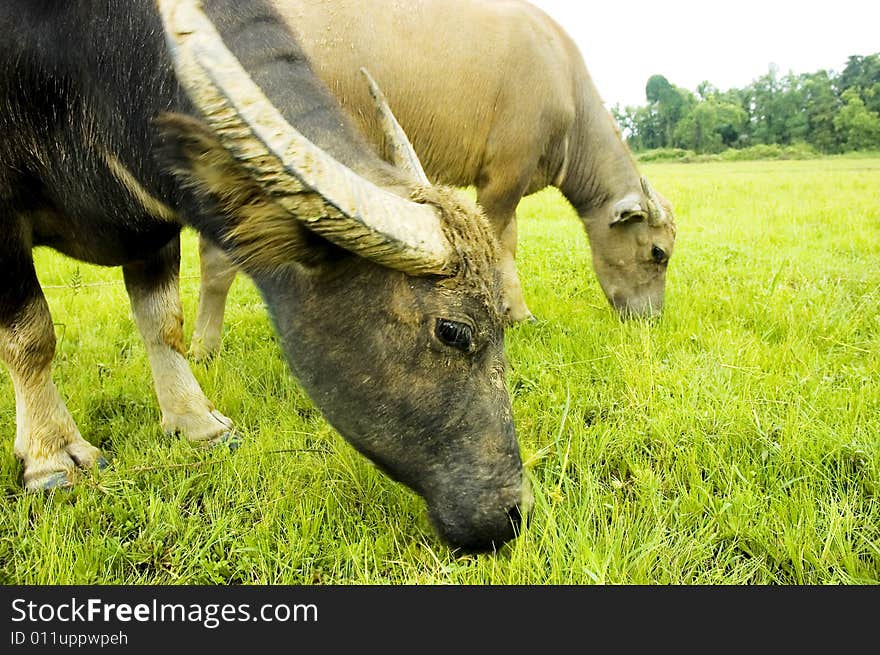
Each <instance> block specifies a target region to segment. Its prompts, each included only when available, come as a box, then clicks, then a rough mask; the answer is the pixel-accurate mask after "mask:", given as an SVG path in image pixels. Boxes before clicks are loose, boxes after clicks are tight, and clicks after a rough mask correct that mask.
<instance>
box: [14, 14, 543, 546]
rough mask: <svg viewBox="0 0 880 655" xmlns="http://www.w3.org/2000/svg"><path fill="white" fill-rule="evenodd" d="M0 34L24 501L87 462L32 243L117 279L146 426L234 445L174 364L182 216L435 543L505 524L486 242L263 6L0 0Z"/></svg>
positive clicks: (335, 421) (521, 488)
mask: <svg viewBox="0 0 880 655" xmlns="http://www.w3.org/2000/svg"><path fill="white" fill-rule="evenodd" d="M0 33H2V34H3V39H2V40H0V134H2V135H3V138H2V140H0V279H2V280H3V283H2V284H0V356H2V359H3V361H4V362H5V364H6V366H7V367H8V369H9V372H10V374H11V376H12V382H13V387H14V389H15V399H16V437H15V454H16V455H17V456H18V457H19V458H20V459H21V460H22V461H23V464H24V484H25V486H26V487H27V488H28V489H47V488H54V487H58V486H66V485H69V484H71V483H72V482H73V481H74V480H75V478H76V468H77V466H79V467H82V468H91V467H93V466H96V465H98V466H100V465H102V464H103V463H104V460H103V457H102V455H101V453H100V451H99V450H98V449H97V448H96V447H95V446H93V445H92V444H91V443H89V442H88V441H87V440H86V439H84V438H83V437H82V436H81V435H80V433H79V431H78V429H77V426H76V425H75V423H74V421H73V418H72V417H71V414H70V413H69V411H68V409H67V407H66V406H65V403H64V401H63V400H62V398H61V396H60V394H59V392H58V390H57V389H56V387H55V385H54V384H53V383H52V377H51V370H50V369H51V362H52V358H53V354H54V349H55V335H54V331H53V326H52V319H51V317H50V315H49V309H48V306H47V304H46V300H45V299H44V297H43V293H42V291H41V289H40V285H39V283H38V280H37V275H36V272H35V270H34V264H33V260H32V256H31V250H32V249H33V247H35V246H41V245H43V246H49V247H51V248H54V249H55V250H58V251H60V252H62V253H66V254H67V255H70V256H72V257H76V258H78V259H80V260H83V261H86V262H91V263H94V264H102V265H108V266H121V267H122V269H123V273H124V279H125V285H126V289H127V291H128V294H129V297H130V299H131V305H132V309H133V312H134V317H135V320H136V323H137V326H138V328H139V330H140V332H141V334H142V336H143V339H144V342H145V344H146V349H147V354H148V356H149V362H150V366H151V368H152V372H153V377H154V382H155V390H156V393H157V395H158V401H159V406H160V408H161V412H162V425H163V427H164V428H165V430H168V431H174V432H179V433H182V434H183V435H185V436H186V438H188V439H189V440H190V441H192V442H195V443H197V444H202V445H209V444H216V443H218V442H224V441H228V440H229V438H230V435H233V434H234V432H233V426H232V423H231V422H230V420H229V419H228V418H226V417H225V416H223V415H222V414H221V413H220V412H218V411H217V410H216V409H214V406H213V405H212V404H211V402H209V400H208V399H207V398H206V397H205V395H204V394H203V392H202V390H201V389H200V388H199V385H198V383H197V382H196V379H195V378H194V377H193V375H192V373H191V371H190V368H189V366H188V364H187V362H186V359H185V358H184V354H183V353H184V344H183V339H182V337H183V331H182V318H181V307H180V301H179V298H178V288H177V287H178V268H179V252H180V251H179V232H180V229H181V226H182V225H183V224H187V225H191V226H193V227H194V228H196V229H197V230H199V232H200V234H201V235H202V236H203V237H205V238H206V239H208V240H210V242H211V243H212V244H214V245H215V246H216V247H218V248H220V249H221V250H222V251H223V252H224V253H225V254H226V256H228V257H229V258H231V260H232V261H234V262H235V264H236V266H238V267H240V268H241V269H242V270H244V271H245V272H246V273H247V274H249V275H250V276H251V277H252V278H253V280H254V282H255V284H256V285H257V287H258V288H259V289H260V291H261V293H262V294H263V297H264V299H265V302H266V304H267V306H268V307H269V310H270V313H271V315H272V319H273V322H274V325H275V327H276V329H277V332H278V334H279V336H280V340H281V343H282V347H283V349H284V351H285V354H286V356H287V359H288V361H289V364H290V367H291V369H292V371H293V373H294V374H295V375H296V377H297V378H298V379H299V381H300V382H301V383H302V385H303V387H304V388H305V389H306V391H307V392H308V393H309V395H310V396H311V397H312V399H313V400H314V401H315V403H316V404H317V405H318V406H319V407H320V408H321V410H322V411H323V412H324V414H325V416H326V417H327V419H328V420H329V421H330V423H331V424H332V425H333V426H334V427H335V428H336V429H337V430H338V431H339V432H340V433H341V434H342V435H343V436H344V437H345V438H346V439H347V440H348V441H349V442H350V443H351V444H352V445H353V446H354V447H355V448H356V449H358V450H359V451H360V452H362V453H363V454H365V455H366V456H367V457H369V458H370V459H372V460H373V461H374V462H375V463H376V464H377V465H378V466H379V467H381V468H382V469H383V470H385V471H386V472H387V473H388V474H389V475H391V476H393V477H394V478H395V479H397V480H399V481H401V482H403V483H405V484H407V485H408V486H410V487H411V488H412V489H414V490H415V491H416V492H418V493H419V494H420V495H421V496H423V497H424V499H425V500H426V502H427V506H428V510H429V512H430V515H431V517H432V520H433V523H434V525H435V527H436V528H437V530H438V532H439V533H440V535H441V536H442V537H444V538H445V539H446V540H447V541H448V542H449V543H450V544H451V545H453V546H457V547H461V548H464V549H468V550H485V549H491V548H493V547H497V546H499V545H500V544H502V543H503V542H505V541H507V540H508V539H510V538H512V537H513V536H514V535H515V534H516V530H517V526H518V524H519V522H520V520H521V515H522V513H523V512H524V511H525V509H524V507H523V504H524V503H527V502H528V492H527V490H526V489H527V485H526V484H525V483H524V481H523V470H522V465H521V461H520V455H519V451H518V447H517V442H516V435H515V430H514V424H513V418H512V415H511V407H510V401H509V398H508V394H507V390H506V387H505V359H504V351H503V337H504V333H503V318H502V315H501V301H500V298H501V294H502V286H501V273H500V268H499V264H498V247H497V245H496V240H495V238H494V236H493V235H492V233H491V229H490V228H489V226H488V223H487V222H486V221H485V219H481V214H480V213H479V210H478V209H477V207H476V205H475V204H473V203H472V202H470V201H468V200H467V199H466V198H462V197H460V196H459V195H458V194H457V192H456V191H454V190H450V189H446V188H439V187H432V186H429V185H426V184H423V182H422V181H423V180H424V174H423V173H422V172H421V170H420V169H419V168H418V162H417V159H416V158H415V157H414V155H412V154H411V152H409V154H408V155H407V154H406V153H407V150H408V147H409V146H408V143H405V142H403V141H402V137H401V133H400V131H399V126H398V130H397V133H396V135H397V136H396V137H395V138H398V139H401V143H400V145H399V148H398V149H397V150H396V152H398V153H404V155H401V156H399V157H398V160H397V161H398V164H399V165H397V166H394V165H391V164H388V163H386V162H385V161H383V160H382V159H380V158H379V157H378V156H377V155H376V153H375V151H374V149H373V148H372V147H371V146H369V144H368V142H367V141H366V140H365V139H363V138H362V137H359V136H358V132H357V130H356V129H355V128H354V127H353V126H352V125H351V124H350V121H349V120H348V119H347V118H346V117H345V115H344V113H343V112H342V111H341V110H340V108H339V105H338V103H337V102H336V100H335V99H334V97H333V96H332V95H331V94H330V93H329V91H328V90H327V89H326V87H325V86H324V85H323V84H322V83H321V82H320V80H319V79H318V78H317V77H316V76H315V75H314V74H313V72H312V69H311V67H310V65H309V63H308V60H307V59H306V57H305V56H304V55H303V53H302V51H301V49H300V48H299V46H298V44H297V42H296V40H295V38H294V37H293V36H292V35H291V32H290V30H289V28H288V27H287V26H286V25H285V23H284V22H283V21H281V20H280V19H279V18H278V15H277V13H276V12H275V10H274V9H273V7H272V5H271V4H270V3H268V2H264V1H259V0H247V1H245V0H202V1H201V2H199V1H198V0H157V2H155V3H153V2H129V1H127V0H100V1H97V0H81V1H79V2H35V1H34V0H7V1H6V2H5V3H3V5H2V7H0ZM362 83H363V84H364V86H367V84H366V82H362ZM384 122H385V123H386V124H389V125H392V126H395V125H396V123H394V121H393V118H392V117H391V116H389V115H387V112H386V114H385V119H384ZM294 126H296V127H294ZM524 498H525V501H524V500H523V499H524Z"/></svg>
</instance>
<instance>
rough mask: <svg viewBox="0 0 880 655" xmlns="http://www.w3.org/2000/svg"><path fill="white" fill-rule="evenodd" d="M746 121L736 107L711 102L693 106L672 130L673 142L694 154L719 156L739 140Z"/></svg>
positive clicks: (740, 109) (726, 103)
mask: <svg viewBox="0 0 880 655" xmlns="http://www.w3.org/2000/svg"><path fill="white" fill-rule="evenodd" d="M747 120H748V115H747V114H746V112H745V110H743V108H742V107H740V106H739V105H735V104H731V103H728V102H723V101H719V100H718V99H716V98H711V99H709V100H706V101H704V102H700V103H699V104H697V105H696V106H695V107H694V108H693V109H692V110H691V111H690V112H689V113H688V114H687V116H685V117H684V118H683V119H682V120H681V121H679V123H678V125H677V126H676V129H675V142H676V145H677V146H679V147H681V148H688V149H690V150H694V151H696V152H710V153H711V152H721V151H722V150H724V148H729V147H731V146H733V145H734V144H735V143H736V142H737V141H738V139H739V137H740V135H741V133H742V130H743V128H744V126H745V124H746V122H747Z"/></svg>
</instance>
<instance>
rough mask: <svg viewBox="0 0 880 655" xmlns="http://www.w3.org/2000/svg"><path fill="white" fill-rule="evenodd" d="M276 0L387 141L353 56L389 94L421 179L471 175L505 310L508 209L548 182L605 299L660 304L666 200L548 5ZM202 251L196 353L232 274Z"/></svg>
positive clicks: (519, 300) (211, 336)
mask: <svg viewBox="0 0 880 655" xmlns="http://www.w3.org/2000/svg"><path fill="white" fill-rule="evenodd" d="M274 3H275V5H276V6H277V7H278V9H279V11H280V12H281V13H282V14H283V15H284V17H285V19H286V20H287V21H288V23H289V24H290V25H291V26H292V27H293V29H294V30H295V31H296V32H297V34H298V35H299V38H300V42H301V44H302V46H303V48H304V49H305V51H306V53H307V54H308V55H309V57H311V59H312V62H313V65H314V67H315V70H316V72H317V73H318V75H319V76H320V77H321V78H322V79H323V80H324V81H325V82H326V83H327V85H328V86H329V87H330V89H331V91H333V93H334V94H336V96H337V97H338V98H339V99H340V100H341V102H342V105H343V107H344V108H346V109H347V110H348V112H349V113H350V114H351V115H352V116H353V117H354V119H355V122H356V123H357V125H358V126H359V127H360V128H361V130H362V131H363V132H364V133H365V134H366V135H367V136H368V138H369V139H370V141H372V142H373V143H374V144H376V145H377V146H378V147H379V148H381V149H386V148H387V145H386V140H385V137H384V133H383V131H382V129H381V126H380V124H379V122H378V121H377V120H376V114H375V112H374V111H373V110H372V105H371V102H370V97H369V94H368V92H367V90H366V87H365V86H364V84H363V81H362V79H361V77H360V74H359V70H360V68H361V67H366V68H367V69H368V70H369V71H371V72H372V74H373V76H374V77H375V79H376V81H377V82H378V83H379V86H380V87H381V88H382V90H383V91H384V92H385V95H386V96H387V98H388V101H389V104H390V105H391V108H392V110H393V111H394V113H395V115H396V116H397V118H398V119H399V120H400V123H401V125H402V126H403V129H404V130H405V131H406V133H407V134H408V135H409V137H410V139H411V140H412V143H413V145H414V147H415V150H416V152H417V153H418V155H419V157H420V159H421V161H422V163H423V164H424V166H425V170H426V171H427V173H428V175H429V177H430V178H431V179H432V180H434V181H436V182H440V183H444V184H452V185H462V186H463V185H475V186H476V189H477V199H478V202H479V204H480V205H482V207H483V209H484V211H485V213H486V215H487V216H488V217H489V219H490V220H491V222H492V224H493V226H494V228H495V231H496V233H497V234H498V235H499V236H500V238H501V241H502V244H503V250H502V268H503V270H504V273H505V297H506V300H507V305H508V307H507V309H508V313H509V318H510V319H511V320H514V321H516V320H521V319H525V318H528V317H529V316H530V315H531V314H530V312H529V310H528V308H527V307H526V304H525V301H524V300H523V297H522V291H521V289H520V283H519V280H518V276H517V272H516V268H515V264H514V255H515V252H516V232H517V229H516V218H515V210H516V207H517V205H518V203H519V201H520V199H521V198H522V197H523V195H526V194H530V193H533V192H535V191H538V190H540V189H542V188H544V187H546V186H548V185H552V186H556V187H558V188H559V189H560V190H561V192H562V193H563V194H564V196H565V197H566V198H567V199H568V200H569V202H570V203H571V204H572V205H573V206H574V208H575V209H576V210H577V212H578V214H579V215H580V217H581V220H582V222H583V224H584V226H585V228H586V231H587V235H588V237H589V242H590V246H591V249H592V261H593V266H594V268H595V271H596V275H597V277H598V279H599V283H600V285H601V287H602V289H603V291H604V292H605V295H606V296H607V298H608V300H609V301H610V303H611V304H612V305H613V306H614V307H615V308H616V309H617V310H618V311H619V312H620V314H621V315H623V316H631V315H636V316H644V315H652V314H655V313H657V312H659V311H660V309H661V307H662V305H663V293H664V287H665V282H666V268H667V263H668V261H669V257H670V256H671V255H672V250H673V245H674V241H675V224H674V219H673V214H672V210H671V208H670V206H669V204H668V203H667V202H666V201H665V199H663V198H661V197H660V196H659V195H658V194H655V193H654V192H653V191H652V190H651V188H650V186H649V185H648V184H647V181H645V180H643V178H642V177H641V176H640V174H639V171H638V170H637V168H636V165H635V163H634V161H633V158H632V156H631V154H630V152H629V150H628V148H627V146H626V144H625V143H624V142H623V141H622V140H621V137H620V134H619V133H618V131H617V128H616V126H615V123H614V120H613V119H612V117H611V115H610V114H609V112H608V111H607V110H606V109H605V107H604V105H603V103H602V100H601V98H600V96H599V93H598V92H597V90H596V88H595V86H594V84H593V82H592V80H591V79H590V75H589V73H588V72H587V69H586V67H585V65H584V61H583V58H582V56H581V54H580V52H579V51H578V49H577V47H576V46H575V44H574V43H573V42H572V40H571V39H570V38H569V37H568V36H567V35H566V33H565V32H564V30H563V29H562V28H561V27H560V26H559V25H558V24H556V23H555V22H554V21H553V20H552V19H551V18H549V17H548V16H547V15H546V14H545V13H544V12H542V11H540V10H538V9H537V8H535V7H534V6H532V5H530V4H528V3H527V2H521V1H519V0H413V1H412V2H401V1H400V0H335V1H334V2H324V1H323V0H274ZM597 29H599V26H597ZM622 47H624V48H630V47H631V44H629V43H627V44H625V45H622ZM609 56H617V55H615V54H614V53H610V54H609ZM201 254H202V260H203V261H202V287H201V293H200V301H199V309H198V316H197V319H196V326H195V331H194V337H193V343H192V351H193V353H194V354H195V355H196V356H203V355H206V354H210V353H211V352H213V351H214V350H216V348H217V346H218V343H219V340H220V335H221V327H222V320H223V310H224V305H225V301H226V294H227V292H228V289H229V285H230V284H231V283H232V280H233V278H234V275H235V273H234V269H232V268H231V267H229V265H228V263H227V262H226V260H225V258H224V257H222V255H219V254H218V253H217V252H216V251H215V250H213V249H212V248H211V247H210V246H207V247H204V246H203V247H202V248H201Z"/></svg>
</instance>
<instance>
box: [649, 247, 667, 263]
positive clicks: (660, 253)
mask: <svg viewBox="0 0 880 655" xmlns="http://www.w3.org/2000/svg"><path fill="white" fill-rule="evenodd" d="M651 257H652V258H653V259H654V261H655V262H657V263H658V264H662V263H663V262H665V261H666V260H667V259H668V256H667V255H666V251H665V250H663V248H661V247H660V246H654V247H653V248H651Z"/></svg>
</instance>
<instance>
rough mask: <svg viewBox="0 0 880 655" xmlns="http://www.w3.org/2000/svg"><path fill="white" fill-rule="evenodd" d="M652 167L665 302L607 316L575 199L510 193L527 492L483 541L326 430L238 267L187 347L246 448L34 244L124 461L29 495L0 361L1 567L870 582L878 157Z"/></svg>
mask: <svg viewBox="0 0 880 655" xmlns="http://www.w3.org/2000/svg"><path fill="white" fill-rule="evenodd" d="M642 169H643V170H644V171H645V172H646V173H647V174H648V176H649V177H650V178H651V180H652V183H653V184H654V186H655V187H656V188H657V189H658V190H660V191H661V192H662V193H663V194H664V195H666V196H667V197H668V198H669V199H670V200H671V201H672V202H673V204H674V206H675V208H676V213H677V219H678V234H679V237H678V243H677V248H676V253H675V255H674V257H673V260H672V263H671V266H670V271H669V279H668V287H667V305H666V309H665V312H664V316H663V319H662V320H661V321H660V322H657V323H654V324H645V323H628V324H622V323H620V322H619V321H618V319H617V318H616V317H615V316H614V314H613V313H612V310H611V309H610V307H609V306H608V305H607V303H606V301H605V299H604V297H603V296H602V293H601V290H600V288H599V285H598V283H597V281H596V279H595V276H594V275H593V273H592V270H591V266H590V254H589V250H588V247H587V239H586V235H585V233H584V231H583V229H582V227H581V225H580V223H579V221H578V220H577V218H576V216H575V215H574V213H573V212H572V210H571V209H570V208H569V207H568V206H567V205H566V204H565V202H564V201H563V200H562V198H561V196H559V195H558V194H557V193H556V192H555V191H544V192H542V193H540V194H537V195H535V196H532V197H531V198H528V199H526V200H525V201H524V202H523V203H522V205H521V207H520V251H519V255H518V259H519V265H520V273H521V278H522V281H523V285H524V289H525V294H526V299H527V301H528V302H529V305H530V308H531V309H532V311H533V312H535V314H536V315H537V316H539V317H540V318H541V319H542V321H541V322H540V323H539V324H536V325H525V326H521V327H517V328H515V329H511V330H509V331H508V332H507V352H508V359H509V362H510V369H509V375H508V382H509V387H510V390H511V394H512V399H513V407H514V413H515V418H516V423H517V429H518V433H519V438H520V444H521V448H522V452H523V457H524V460H525V461H526V464H527V467H528V470H529V474H530V477H531V479H532V484H533V488H534V492H535V498H536V505H535V510H534V512H533V514H532V516H531V518H530V521H529V524H528V526H527V528H526V529H525V531H524V533H523V535H522V536H521V537H520V538H519V539H518V540H516V541H515V542H514V543H512V544H510V545H508V546H505V547H504V548H503V549H502V550H501V552H499V553H498V554H497V555H494V556H468V557H457V556H456V555H455V554H454V553H452V552H450V551H449V550H448V549H447V548H445V547H444V546H443V545H442V544H441V543H440V542H439V541H438V539H437V538H436V536H435V535H434V533H433V532H432V530H431V528H430V526H429V524H428V521H427V518H426V515H425V510H424V506H423V504H422V501H421V500H420V499H419V498H418V497H417V496H415V495H414V494H413V493H411V492H409V491H408V490H407V489H405V488H403V487H401V486H400V485H398V484H396V483H393V482H391V481H390V480H389V479H388V478H386V477H384V476H383V475H382V474H381V473H379V472H377V471H376V470H375V469H374V468H373V467H372V465H371V464H370V463H369V462H368V461H367V460H365V459H364V458H362V457H361V456H360V455H358V454H357V453H356V452H354V451H353V449H352V448H350V447H349V446H348V445H347V444H346V443H345V441H344V440H343V439H342V438H341V437H340V436H339V435H338V434H336V433H335V432H334V431H333V430H331V429H330V428H329V427H328V426H327V424H326V423H325V422H324V420H323V419H322V418H321V416H320V414H319V412H318V411H317V410H316V409H315V408H314V406H313V405H312V404H311V403H310V401H309V400H308V399H307V398H306V397H305V395H304V393H303V392H302V390H301V389H300V388H299V387H298V385H297V383H296V381H295V380H294V379H293V378H292V377H291V376H290V375H289V373H288V372H287V369H286V366H285V364H284V362H283V360H282V358H281V354H280V350H279V348H278V346H277V344H276V341H275V338H274V336H273V333H272V330H271V327H270V324H269V322H268V318H267V315H266V313H265V311H264V309H263V306H262V303H261V300H260V298H259V296H258V294H257V293H256V291H255V290H254V287H253V286H252V285H251V283H250V281H249V280H247V279H245V278H243V277H239V279H238V280H237V281H236V283H235V285H234V287H233V293H232V294H231V297H230V303H229V309H228V316H227V323H226V329H225V336H224V346H223V351H222V354H221V355H220V356H219V357H218V358H216V359H215V360H214V361H213V362H211V363H210V364H208V365H199V366H196V367H195V371H196V375H197V377H198V378H199V380H200V381H201V382H202V384H203V387H204V389H205V391H206V393H207V394H208V396H209V397H210V398H212V399H213V400H214V402H215V403H216V404H217V406H218V407H219V408H220V409H221V410H222V411H223V412H224V413H226V414H227V415H228V416H230V417H232V418H233V419H234V420H235V421H236V422H237V424H238V426H239V427H240V430H241V432H242V433H243V435H244V436H245V437H246V443H245V445H243V446H242V448H241V449H240V450H239V451H238V452H237V453H236V454H235V455H229V454H228V453H226V452H221V450H220V449H218V450H216V451H213V452H207V453H205V452H198V451H196V450H194V449H193V448H192V447H190V446H189V445H188V444H187V443H185V442H184V441H183V440H182V439H180V438H175V437H168V436H165V435H163V434H162V431H161V429H160V428H159V412H158V408H157V405H156V403H155V399H154V394H153V389H152V383H151V379H150V374H149V369H148V365H147V360H146V355H145V352H144V348H143V346H142V344H141V341H140V338H139V336H138V333H137V330H136V328H135V326H134V324H133V321H132V319H131V311H130V309H129V306H128V300H127V297H126V295H125V292H124V289H123V287H122V284H121V273H120V272H119V271H118V270H105V269H99V268H96V267H92V266H86V265H82V264H78V263H76V262H74V261H71V260H68V259H65V258H63V257H61V256H59V255H57V254H55V253H52V252H48V251H41V252H38V253H37V260H38V268H39V271H40V275H41V280H42V282H43V284H44V285H45V289H46V296H47V298H48V300H49V303H50V305H51V308H52V311H53V316H54V320H55V325H56V331H57V335H58V343H59V347H58V354H57V356H56V359H55V380H56V383H57V384H58V386H59V388H60V389H61V391H62V393H63V394H64V395H65V397H66V398H67V399H68V404H69V407H70V410H71V412H72V413H73V415H74V417H75V418H76V420H77V421H78V423H79V426H80V429H81V430H82V432H83V435H84V436H86V438H87V439H89V440H91V441H92V442H93V443H95V444H99V445H100V446H101V447H102V448H103V449H104V451H105V453H106V454H107V455H108V456H109V457H110V459H111V460H112V467H111V468H110V469H108V470H107V471H105V472H103V473H100V474H96V475H95V476H86V477H85V479H84V480H83V482H82V484H81V485H80V486H79V487H78V488H76V489H75V490H73V491H70V492H60V493H55V494H52V495H38V494H37V495H34V494H25V493H23V492H22V490H21V482H20V475H21V467H20V464H19V462H18V461H17V460H16V459H15V458H14V456H13V454H12V441H13V435H14V432H15V407H14V399H13V393H12V386H11V383H10V381H9V378H8V376H7V375H6V374H5V373H4V374H0V435H2V440H3V441H2V443H3V447H2V449H0V485H2V492H3V494H4V495H5V500H4V502H3V504H2V507H0V526H2V527H0V582H2V583H5V584H26V583H27V584H56V583H80V584H104V583H113V584H142V583H143V584H146V583H150V584H201V583H204V584H252V583H263V584H278V583H287V584H302V583H304V584H313V583H335V584H350V583H359V584H398V583H415V584H421V583H452V584H475V583H482V584H487V583H488V584H509V583H517V584H558V583H575V584H582V583H583V584H588V583H630V584H655V583H656V584H668V583H672V584H697V583H700V584H825V583H843V584H877V583H878V582H880V357H878V353H880V308H878V307H880V209H878V200H880V196H878V189H880V159H821V160H814V161H797V162H737V163H711V164H643V165H642ZM195 243H196V240H195V237H194V235H193V234H192V233H189V232H188V233H186V234H185V262H184V270H183V273H182V274H183V276H184V277H183V281H182V295H183V298H184V304H185V308H186V311H187V321H188V326H187V327H188V333H189V329H191V327H192V320H193V317H194V313H195V303H196V295H197V289H198V279H197V277H196V276H197V271H198V264H197V259H196V255H195V251H196V248H195Z"/></svg>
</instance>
